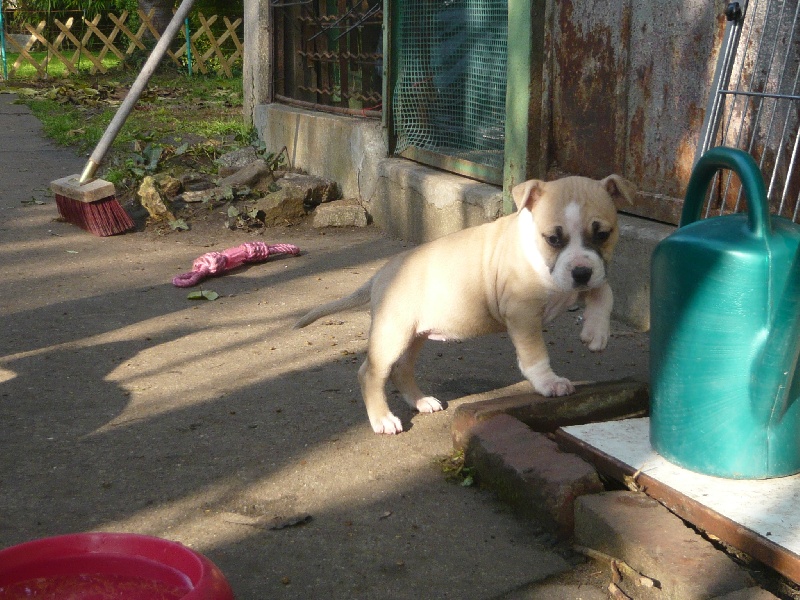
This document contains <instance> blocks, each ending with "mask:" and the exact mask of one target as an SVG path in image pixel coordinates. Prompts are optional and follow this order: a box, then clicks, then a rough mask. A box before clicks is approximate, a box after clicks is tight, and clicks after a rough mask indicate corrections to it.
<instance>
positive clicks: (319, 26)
mask: <svg viewBox="0 0 800 600" xmlns="http://www.w3.org/2000/svg"><path fill="white" fill-rule="evenodd" d="M270 8H271V10H272V11H273V18H274V24H275V31H274V53H275V60H274V65H275V71H274V73H275V75H274V77H275V81H274V85H275V100H277V101H278V102H282V103H285V104H291V105H294V106H299V107H301V108H309V109H313V110H320V111H326V112H338V113H344V114H353V115H360V116H367V117H380V116H381V108H382V87H383V79H382V68H383V41H382V39H383V38H382V27H383V0H271V2H270Z"/></svg>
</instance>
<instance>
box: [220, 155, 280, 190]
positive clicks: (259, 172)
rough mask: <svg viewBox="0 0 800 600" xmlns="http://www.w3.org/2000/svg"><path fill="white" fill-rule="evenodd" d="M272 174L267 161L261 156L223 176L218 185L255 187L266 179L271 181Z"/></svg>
mask: <svg viewBox="0 0 800 600" xmlns="http://www.w3.org/2000/svg"><path fill="white" fill-rule="evenodd" d="M271 175H272V173H271V171H270V170H269V165H268V164H267V162H266V161H265V160H264V159H263V158H259V159H257V160H254V161H253V162H251V163H248V164H247V165H246V166H244V167H242V168H241V169H238V170H236V171H234V172H233V173H231V174H230V175H228V176H227V177H224V178H222V179H221V180H220V181H219V183H218V185H219V187H241V186H250V187H255V186H257V185H259V184H260V183H261V182H262V180H265V179H266V180H268V182H269V183H271V182H272V176H271Z"/></svg>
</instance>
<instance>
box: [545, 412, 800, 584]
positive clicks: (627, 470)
mask: <svg viewBox="0 0 800 600" xmlns="http://www.w3.org/2000/svg"><path fill="white" fill-rule="evenodd" d="M555 436H556V440H557V442H558V443H559V445H560V446H561V447H562V448H564V449H566V450H569V451H571V452H574V453H575V454H578V455H579V456H581V457H583V458H584V459H586V460H588V461H589V462H591V463H592V464H594V465H595V467H596V468H597V470H598V471H600V472H601V473H604V474H606V475H608V476H609V477H612V478H614V479H616V480H618V481H622V482H626V483H627V484H628V486H629V487H633V488H635V489H637V490H639V491H642V492H644V493H645V494H647V495H648V496H651V497H652V498H655V499H656V500H658V501H659V502H661V503H662V504H663V505H664V506H666V507H667V508H668V509H670V510H671V511H672V512H674V513H675V514H676V515H678V516H679V517H681V518H682V519H685V520H686V521H688V522H690V523H692V524H693V525H695V526H696V527H698V528H699V529H702V530H704V531H706V532H708V533H710V534H712V535H714V536H716V537H718V538H719V539H720V540H722V541H723V542H725V543H727V544H730V545H731V546H733V547H734V548H737V549H738V550H741V551H742V552H745V553H747V554H749V555H750V556H752V557H754V558H756V559H757V560H759V561H761V562H763V563H764V564H766V565H767V566H769V567H771V568H773V569H775V570H776V571H778V572H779V573H781V574H782V575H784V576H785V577H787V578H789V579H791V580H792V581H794V582H797V583H800V529H798V527H797V523H798V522H800V475H796V476H793V477H781V478H776V479H762V480H734V479H723V478H719V477H711V476H708V475H703V474H700V473H694V472H691V471H688V470H686V469H682V468H681V467H678V466H677V465H674V464H672V463H670V462H668V461H666V460H665V459H664V458H663V457H661V456H659V455H658V454H657V453H656V452H655V451H654V450H653V449H652V448H651V446H650V441H649V419H629V420H628V421H617V422H613V423H593V424H591V425H578V426H573V427H564V428H562V429H559V430H558V431H557V432H556V434H555Z"/></svg>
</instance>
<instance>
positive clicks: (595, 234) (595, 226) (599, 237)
mask: <svg viewBox="0 0 800 600" xmlns="http://www.w3.org/2000/svg"><path fill="white" fill-rule="evenodd" d="M609 237H611V230H608V231H600V223H598V222H597V221H595V222H593V223H592V240H593V241H594V242H595V243H596V244H602V243H604V242H605V241H607V240H608V238H609Z"/></svg>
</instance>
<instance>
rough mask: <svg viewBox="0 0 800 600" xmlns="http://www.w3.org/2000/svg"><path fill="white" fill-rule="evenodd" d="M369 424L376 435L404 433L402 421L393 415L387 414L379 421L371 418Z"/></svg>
mask: <svg viewBox="0 0 800 600" xmlns="http://www.w3.org/2000/svg"><path fill="white" fill-rule="evenodd" d="M369 422H370V424H371V425H372V429H373V431H375V433H385V434H387V435H394V434H396V433H402V431H403V424H402V423H401V422H400V419H398V418H397V417H395V416H394V415H393V414H392V413H386V414H385V415H384V416H382V417H379V418H377V419H373V418H372V417H370V418H369Z"/></svg>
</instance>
